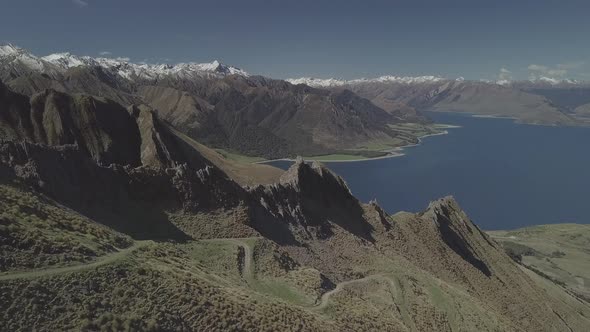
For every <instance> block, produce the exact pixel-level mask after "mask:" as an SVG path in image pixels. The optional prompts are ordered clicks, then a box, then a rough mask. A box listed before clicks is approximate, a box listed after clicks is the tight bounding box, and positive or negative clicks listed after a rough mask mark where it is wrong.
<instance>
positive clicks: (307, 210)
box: [251, 158, 372, 243]
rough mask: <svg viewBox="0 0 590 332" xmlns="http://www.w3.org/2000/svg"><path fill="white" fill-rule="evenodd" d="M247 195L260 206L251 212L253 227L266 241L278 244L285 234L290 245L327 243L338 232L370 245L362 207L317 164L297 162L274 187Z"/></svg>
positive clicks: (254, 190)
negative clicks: (325, 241)
mask: <svg viewBox="0 0 590 332" xmlns="http://www.w3.org/2000/svg"><path fill="white" fill-rule="evenodd" d="M251 194H252V196H253V197H254V200H255V201H257V202H260V204H259V205H258V204H257V205H255V206H254V207H253V208H252V210H253V213H254V215H255V217H254V218H253V219H254V220H257V221H258V222H257V223H256V224H254V227H259V228H260V229H259V231H261V233H263V234H265V235H266V236H268V237H269V238H272V239H276V240H277V241H280V240H282V239H284V237H282V236H284V233H285V231H286V232H287V234H289V238H290V241H292V242H294V243H303V242H306V241H310V240H314V239H327V238H329V237H331V236H332V235H333V234H334V230H335V228H339V229H344V230H346V231H347V232H349V233H351V234H354V235H355V236H357V237H359V238H360V239H363V240H366V241H372V236H371V230H372V226H371V225H370V224H369V223H368V222H367V221H366V220H365V219H364V216H363V213H364V211H363V205H362V204H361V203H360V202H359V201H358V200H357V199H356V198H355V197H354V196H353V195H352V194H351V192H350V190H349V189H348V187H347V185H346V183H345V182H344V180H343V179H342V178H341V177H339V176H337V175H335V174H334V173H332V171H330V170H329V169H327V168H326V167H325V166H323V165H321V164H320V163H317V162H315V163H313V164H307V163H305V162H304V161H303V159H301V158H299V159H298V160H297V162H296V163H295V164H294V165H293V166H291V167H290V168H289V170H288V171H286V172H285V173H284V174H283V175H282V176H281V178H280V180H279V181H278V183H276V184H273V185H266V186H258V187H256V188H253V189H252V190H251ZM273 225H275V226H273ZM274 228H276V229H274Z"/></svg>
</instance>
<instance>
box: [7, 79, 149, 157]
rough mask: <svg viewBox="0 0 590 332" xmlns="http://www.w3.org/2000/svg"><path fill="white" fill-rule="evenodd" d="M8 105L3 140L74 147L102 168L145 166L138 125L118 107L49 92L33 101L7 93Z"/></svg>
mask: <svg viewBox="0 0 590 332" xmlns="http://www.w3.org/2000/svg"><path fill="white" fill-rule="evenodd" d="M3 104H4V105H2V106H1V107H2V115H1V116H2V118H3V121H2V123H1V124H0V126H1V127H2V132H0V135H1V137H2V138H4V139H12V140H25V141H29V142H35V143H42V144H46V145H51V146H58V145H68V144H75V145H78V147H79V148H80V150H81V151H83V152H85V153H87V154H88V155H89V156H91V157H92V158H93V159H95V160H96V161H97V162H99V163H102V164H106V165H108V164H111V163H116V164H122V165H132V166H138V165H140V164H141V161H140V157H139V149H138V146H139V144H140V138H139V132H138V129H137V125H136V124H135V121H134V120H133V118H131V116H129V114H128V113H127V111H126V110H125V109H124V108H123V107H122V106H120V105H119V104H117V103H115V102H112V101H110V100H107V99H102V98H96V97H91V96H87V95H69V94H65V93H62V92H57V91H55V90H45V91H44V92H41V93H39V94H36V95H34V96H33V97H32V98H31V99H30V100H27V98H26V97H24V96H22V95H19V94H16V93H11V92H6V91H5V100H4V101H3Z"/></svg>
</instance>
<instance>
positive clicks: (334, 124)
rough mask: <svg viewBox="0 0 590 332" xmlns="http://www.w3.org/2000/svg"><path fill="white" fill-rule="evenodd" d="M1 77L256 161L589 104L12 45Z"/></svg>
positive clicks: (544, 85)
mask: <svg viewBox="0 0 590 332" xmlns="http://www.w3.org/2000/svg"><path fill="white" fill-rule="evenodd" d="M0 79H1V80H2V81H3V82H4V83H5V84H6V85H7V86H9V87H10V88H11V89H12V90H14V91H15V92H19V93H22V94H25V95H27V96H32V95H34V94H35V93H39V92H42V91H44V90H45V89H53V90H56V91H60V92H68V93H89V94H92V95H94V96H100V97H105V98H109V99H111V100H114V101H116V102H118V103H120V104H122V105H123V106H129V105H131V104H145V105H147V106H149V107H151V108H153V109H154V110H155V111H156V112H157V113H158V114H159V115H160V117H161V118H162V119H163V120H164V121H166V122H168V123H170V124H172V125H173V126H174V127H175V128H177V129H178V130H180V131H181V132H183V133H184V134H186V135H188V136H189V137H191V138H193V139H196V140H198V141H200V142H202V143H204V144H206V145H208V146H211V147H214V148H216V149H218V150H220V151H227V152H229V153H234V154H238V155H246V156H252V157H262V158H265V159H274V158H285V157H290V158H294V157H295V156H296V155H303V156H322V155H331V154H334V155H342V154H344V155H352V156H357V157H359V158H362V157H375V156H382V155H384V154H387V153H388V151H391V150H392V149H395V148H397V147H400V146H405V145H411V144H416V143H417V142H418V139H419V137H420V136H422V135H425V134H431V133H436V132H440V129H437V128H436V127H435V126H433V125H432V123H431V121H430V120H429V119H428V117H427V116H425V115H424V114H423V113H422V112H423V111H443V112H467V113H473V114H476V115H485V116H500V117H510V118H514V119H516V120H517V121H520V122H524V123H530V124H543V125H568V126H574V125H585V124H587V112H586V111H585V109H586V108H587V107H588V103H590V88H588V85H587V84H585V83H583V82H574V81H560V82H553V81H547V80H542V79H540V80H537V81H535V82H508V83H505V82H504V83H502V82H500V83H501V84H499V83H496V82H481V81H468V80H464V79H462V78H459V79H453V80H451V79H445V78H441V77H437V76H421V77H397V76H383V77H380V78H377V79H359V80H349V81H344V80H335V79H328V80H321V79H292V80H287V81H284V80H278V79H271V78H266V77H262V76H256V75H250V74H248V73H247V72H246V71H244V70H242V69H239V68H236V67H232V66H228V65H224V64H221V63H219V62H218V61H214V62H211V63H181V64H176V65H166V64H160V65H152V64H145V63H143V64H135V63H132V62H130V61H129V59H125V58H117V59H108V58H92V57H88V56H75V55H72V54H69V53H57V54H51V55H48V56H44V57H37V56H35V55H33V54H31V53H30V52H28V51H26V50H24V49H21V48H18V47H16V46H12V45H5V46H0ZM572 95H575V96H577V97H576V98H572V97H571V96H572ZM572 101H573V102H572Z"/></svg>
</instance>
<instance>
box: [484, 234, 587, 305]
mask: <svg viewBox="0 0 590 332" xmlns="http://www.w3.org/2000/svg"><path fill="white" fill-rule="evenodd" d="M489 233H490V235H491V236H492V237H493V238H494V239H495V240H496V241H498V242H500V243H501V244H502V246H504V248H506V250H507V251H508V252H509V253H510V254H511V256H512V257H514V259H516V260H517V261H520V262H521V263H522V264H523V265H524V266H526V267H527V268H529V269H530V270H532V271H534V272H536V273H537V274H539V275H540V276H542V277H544V278H547V279H549V280H552V281H554V282H555V283H557V284H559V285H561V286H563V287H565V288H567V289H568V290H570V291H571V292H573V293H574V294H576V295H577V296H579V297H580V298H583V299H585V300H586V301H590V225H578V224H555V225H543V226H534V227H527V228H522V229H518V230H514V231H493V232H489Z"/></svg>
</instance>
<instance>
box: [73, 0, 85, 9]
mask: <svg viewBox="0 0 590 332" xmlns="http://www.w3.org/2000/svg"><path fill="white" fill-rule="evenodd" d="M72 3H73V4H74V5H76V6H78V7H86V6H88V2H87V1H84V0H72Z"/></svg>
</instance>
